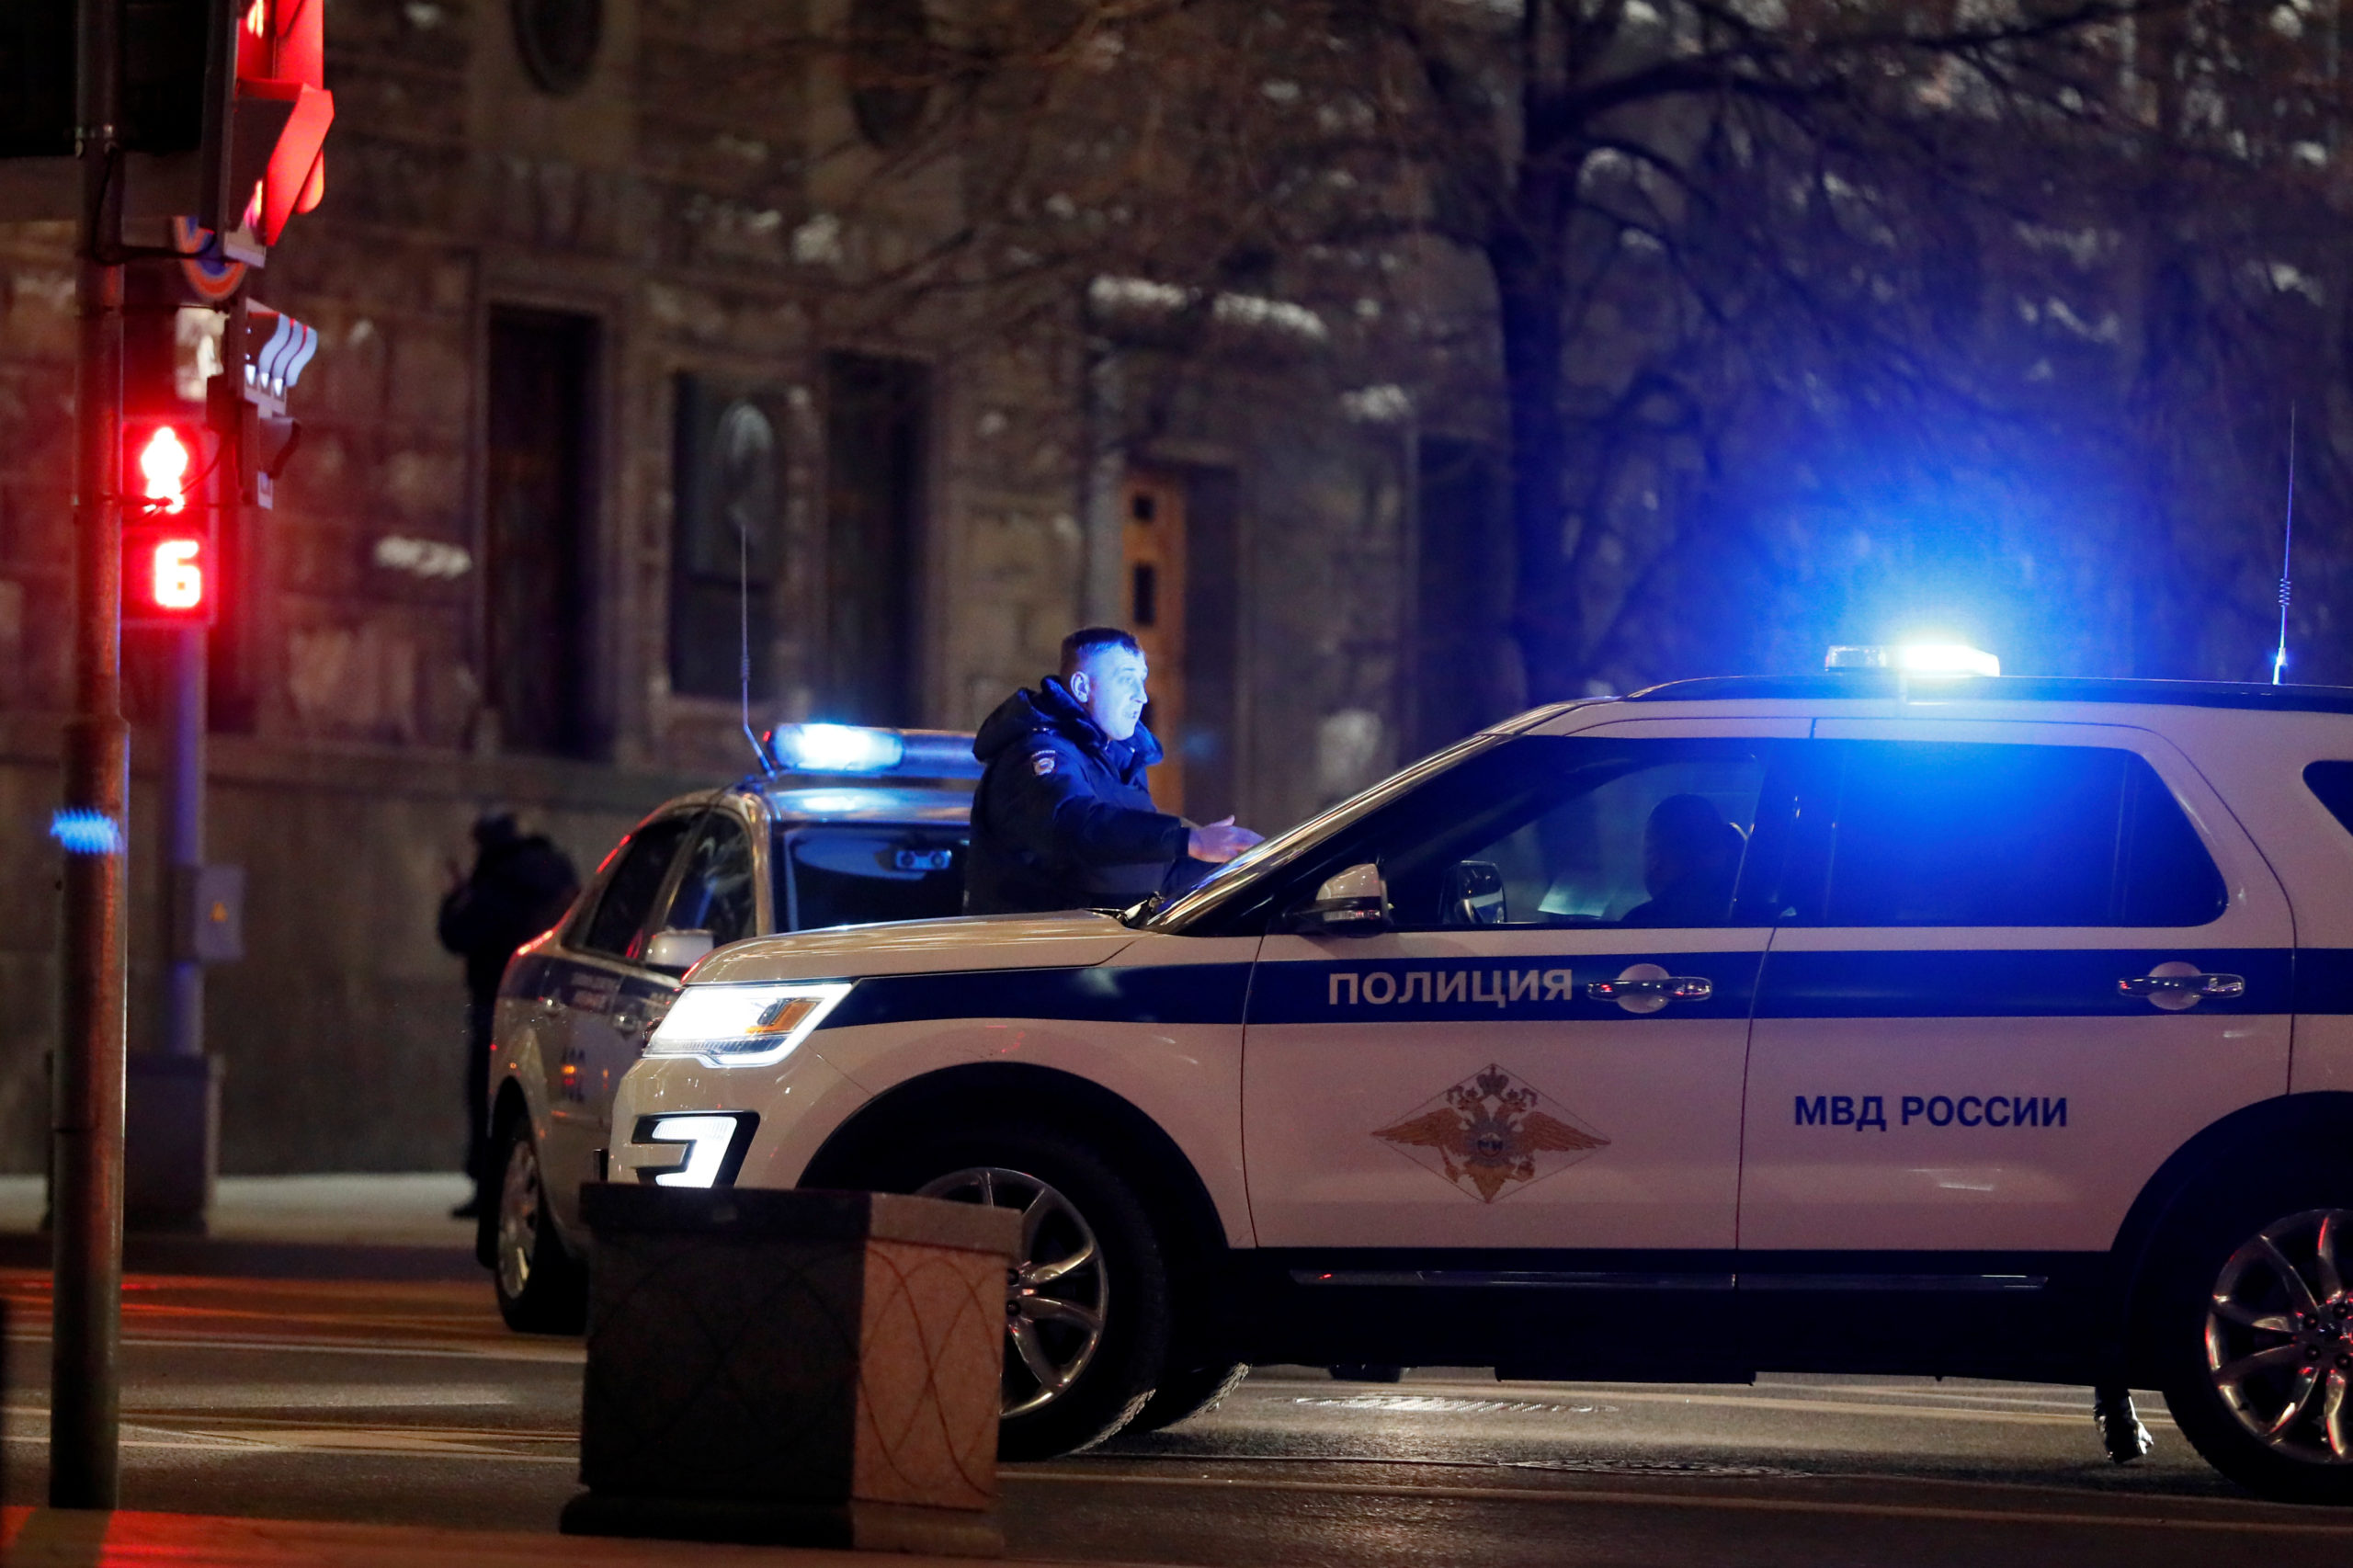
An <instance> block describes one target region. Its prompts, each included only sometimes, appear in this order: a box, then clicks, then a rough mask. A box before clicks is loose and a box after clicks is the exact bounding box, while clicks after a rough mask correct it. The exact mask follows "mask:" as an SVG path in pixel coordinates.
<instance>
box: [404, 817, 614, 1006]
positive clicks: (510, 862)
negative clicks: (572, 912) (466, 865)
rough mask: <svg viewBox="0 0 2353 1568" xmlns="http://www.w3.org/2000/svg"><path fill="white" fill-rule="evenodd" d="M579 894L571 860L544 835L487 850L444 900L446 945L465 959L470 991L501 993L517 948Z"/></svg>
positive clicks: (482, 996)
mask: <svg viewBox="0 0 2353 1568" xmlns="http://www.w3.org/2000/svg"><path fill="white" fill-rule="evenodd" d="M579 891H580V879H579V878H578V877H576V876H575V875H574V874H573V869H572V860H571V858H570V857H568V856H566V855H565V854H564V852H563V850H561V849H558V848H557V847H556V846H554V845H553V844H551V843H549V842H548V840H547V839H546V838H544V837H542V836H541V835H539V834H536V833H535V834H531V835H528V836H524V837H513V838H503V839H496V840H494V841H492V842H491V843H488V844H485V845H483V846H482V853H481V854H480V855H479V856H478V857H476V858H475V860H474V869H473V874H472V876H470V877H468V878H467V879H466V880H465V881H463V882H461V883H460V884H459V885H458V886H457V887H455V888H453V889H451V890H450V892H449V896H448V897H447V898H445V899H443V900H442V901H441V918H440V921H439V933H438V934H439V936H440V937H441V945H442V946H443V947H445V948H447V949H449V951H451V952H453V953H456V954H458V955H459V956H460V957H461V958H463V959H464V960H466V991H467V994H469V995H471V996H472V997H473V998H474V999H475V1000H476V1001H478V1002H488V1001H489V1000H490V999H491V998H492V997H494V996H495V995H497V994H498V981H499V976H500V975H502V974H503V973H505V972H506V960H508V959H510V958H512V957H514V956H515V949H517V948H519V947H521V946H522V945H523V944H524V943H526V942H528V941H529V940H530V939H531V938H532V937H536V936H538V935H539V934H540V932H542V931H544V930H546V929H547V928H548V927H549V926H552V925H554V924H555V923H556V922H557V921H558V920H560V919H562V918H563V912H564V909H565V907H566V906H567V905H569V904H570V903H572V900H573V898H574V895H575V894H577V893H578V892H579Z"/></svg>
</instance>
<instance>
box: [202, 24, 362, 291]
mask: <svg viewBox="0 0 2353 1568" xmlns="http://www.w3.org/2000/svg"><path fill="white" fill-rule="evenodd" d="M213 3H214V4H215V5H216V6H222V7H224V8H225V10H226V11H227V12H228V14H229V15H230V16H231V17H233V25H234V28H235V37H234V40H233V59H232V60H231V61H230V62H227V63H229V65H230V71H231V73H232V74H231V75H230V80H229V92H228V94H227V96H226V97H222V98H221V99H218V100H216V103H215V106H214V107H215V108H216V110H217V111H218V112H219V113H220V114H221V116H222V119H221V127H220V132H219V134H218V135H215V136H210V137H208V141H207V162H206V166H205V176H204V177H205V190H204V197H205V200H204V204H203V206H202V209H201V210H199V213H198V220H199V222H201V223H202V224H203V225H204V226H205V227H206V228H208V229H210V230H211V231H212V232H213V233H217V234H219V235H220V236H221V249H222V254H223V255H226V256H231V257H233V258H234V259H236V260H239V261H248V262H252V263H254V264H255V265H256V266H259V265H260V264H261V263H262V262H263V261H265V260H266V259H267V254H266V253H267V247H268V246H270V245H273V244H277V243H278V236H279V235H280V234H281V233H284V232H285V229H286V223H287V221H288V220H289V219H290V218H291V217H293V215H294V214H295V213H297V212H308V211H309V210H312V209H313V208H314V207H316V206H317V205H318V204H319V202H320V200H321V199H322V198H324V196H325V194H326V181H327V175H326V153H325V151H324V149H325V146H326V135H327V127H328V126H329V125H330V124H332V123H333V122H334V119H335V95H334V94H332V93H330V92H328V91H327V90H326V41H325V40H326V34H325V25H324V24H325V16H326V0H213Z"/></svg>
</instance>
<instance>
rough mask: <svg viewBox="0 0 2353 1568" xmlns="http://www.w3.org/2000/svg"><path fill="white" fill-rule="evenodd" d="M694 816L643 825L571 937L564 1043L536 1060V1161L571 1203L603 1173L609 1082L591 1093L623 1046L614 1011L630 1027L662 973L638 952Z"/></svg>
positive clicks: (561, 998)
mask: <svg viewBox="0 0 2353 1568" xmlns="http://www.w3.org/2000/svg"><path fill="white" fill-rule="evenodd" d="M697 814H698V813H696V812H674V813H672V814H671V815H668V816H664V817H657V818H655V819H654V821H652V822H650V823H647V824H645V825H644V826H642V827H641V828H639V829H638V831H637V832H636V833H635V834H634V835H631V837H630V838H629V840H628V841H627V842H626V843H624V844H623V845H622V846H621V847H620V850H619V851H617V853H618V855H619V856H620V859H619V862H618V863H617V864H616V865H615V866H614V867H613V872H612V875H611V877H610V878H609V879H608V880H607V881H606V883H605V886H604V888H603V890H602V891H601V892H598V894H597V902H596V906H595V908H594V909H593V910H591V911H590V912H589V913H588V914H587V915H586V916H585V919H584V920H583V921H582V922H581V924H580V925H579V926H576V927H575V928H574V931H573V932H572V933H571V934H570V936H569V937H568V938H567V940H566V943H565V947H566V949H567V950H566V951H565V953H564V954H563V960H564V961H563V973H562V975H561V976H560V977H559V978H558V979H557V981H556V994H555V998H554V999H555V1002H556V1004H557V1006H558V1008H559V1009H560V1010H561V1013H562V1021H561V1027H560V1028H558V1029H557V1030H556V1031H554V1033H555V1040H554V1041H553V1042H551V1043H558V1044H559V1049H558V1051H556V1053H555V1054H554V1055H553V1056H552V1057H542V1059H541V1062H540V1070H541V1071H542V1072H543V1073H544V1074H546V1081H547V1103H548V1115H549V1129H548V1147H547V1148H546V1149H544V1150H542V1151H541V1152H540V1165H541V1168H542V1169H544V1170H545V1171H546V1172H547V1173H548V1174H549V1177H550V1180H549V1183H548V1190H549V1191H550V1192H551V1193H552V1194H554V1195H556V1198H557V1201H558V1202H560V1203H565V1204H569V1202H570V1200H571V1197H572V1194H573V1193H574V1191H575V1190H576V1188H577V1186H578V1184H579V1183H580V1182H582V1181H586V1180H589V1179H592V1178H594V1177H595V1176H597V1170H596V1168H595V1165H596V1154H597V1150H599V1149H602V1148H604V1147H605V1146H606V1145H605V1118H606V1115H607V1112H608V1108H609V1107H610V1106H611V1104H612V1097H611V1094H610V1092H609V1090H608V1091H606V1092H604V1093H603V1094H601V1095H600V1094H598V1093H597V1092H595V1090H596V1085H597V1081H598V1073H599V1072H600V1071H601V1069H602V1067H603V1066H604V1065H605V1064H607V1063H608V1062H610V1060H611V1059H612V1057H613V1056H614V1054H615V1053H616V1052H617V1051H618V1050H619V1049H620V1048H619V1044H618V1036H619V1031H618V1030H617V1028H616V1014H617V1012H618V1014H619V1015H620V1019H621V1020H623V1021H622V1023H621V1027H622V1028H627V1027H628V1025H627V1023H626V1020H627V1019H628V1018H629V1017H631V1014H632V1013H633V1012H634V1011H635V1010H636V1009H639V1008H641V1007H642V1006H643V1005H644V997H645V993H646V991H647V988H648V987H649V986H658V985H659V984H660V983H662V981H663V977H662V976H659V975H657V974H655V973H654V971H650V970H648V969H647V968H646V967H645V966H644V964H643V963H642V962H641V961H640V960H639V955H640V954H642V952H643V951H644V944H645V939H646V935H647V926H648V924H649V922H650V920H651V918H652V916H653V914H654V910H655V909H657V908H658V907H660V904H659V903H658V900H659V898H660V896H661V894H662V893H663V892H665V890H666V888H667V886H668V883H669V881H670V874H671V871H672V869H674V867H675V865H676V860H677V857H678V851H679V848H680V846H683V845H684V844H685V842H686V837H687V831H688V828H690V827H692V826H693V825H694V822H695V817H696V815H697ZM631 1059H632V1060H634V1052H633V1051H632V1052H631ZM592 1064H593V1065H592ZM617 1076H618V1074H617Z"/></svg>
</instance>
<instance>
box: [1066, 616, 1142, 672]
mask: <svg viewBox="0 0 2353 1568" xmlns="http://www.w3.org/2000/svg"><path fill="white" fill-rule="evenodd" d="M1104 648H1125V649H1126V650H1127V651H1128V652H1129V653H1136V654H1141V653H1142V652H1143V648H1142V645H1141V644H1140V643H1138V642H1136V640H1135V639H1134V638H1133V637H1131V636H1130V635H1129V634H1128V633H1127V632H1124V631H1120V629H1119V628H1118V627H1116V626H1087V627H1082V628H1080V629H1079V630H1078V631H1074V632H1072V633H1071V634H1070V635H1069V636H1067V637H1065V638H1063V670H1062V673H1063V675H1065V676H1072V675H1076V674H1077V673H1078V666H1079V665H1082V664H1085V663H1086V656H1087V655H1088V654H1089V653H1096V652H1097V651H1098V650H1100V649H1104Z"/></svg>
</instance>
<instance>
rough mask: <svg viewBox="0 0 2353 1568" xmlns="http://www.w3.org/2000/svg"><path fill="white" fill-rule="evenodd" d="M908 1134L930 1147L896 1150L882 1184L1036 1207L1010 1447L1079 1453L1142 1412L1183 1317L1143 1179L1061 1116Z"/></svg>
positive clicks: (1015, 1293)
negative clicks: (1174, 1303) (1176, 1313)
mask: <svg viewBox="0 0 2353 1568" xmlns="http://www.w3.org/2000/svg"><path fill="white" fill-rule="evenodd" d="M902 1146H903V1147H912V1148H914V1149H919V1150H921V1151H922V1153H920V1154H916V1155H902V1156H899V1157H897V1158H896V1159H893V1160H892V1162H891V1168H889V1169H888V1170H885V1171H882V1172H879V1173H875V1174H876V1175H878V1176H881V1179H880V1180H874V1181H872V1185H874V1186H876V1187H879V1188H881V1189H883V1190H890V1191H898V1192H913V1193H917V1194H920V1195H924V1196H927V1197H934V1198H946V1199H952V1200H955V1201H960V1202H987V1203H992V1204H994V1205H995V1206H996V1207H999V1208H1015V1209H1019V1210H1022V1211H1023V1214H1024V1216H1025V1221H1024V1225H1023V1242H1022V1245H1023V1249H1024V1256H1021V1257H1020V1258H1019V1259H1018V1260H1017V1263H1016V1265H1015V1267H1014V1270H1013V1273H1012V1275H1011V1276H1010V1277H1009V1278H1008V1281H1007V1299H1006V1361H1005V1373H1004V1376H1005V1408H1004V1414H1003V1415H1001V1416H1000V1418H999V1420H998V1423H997V1455H998V1457H999V1458H1001V1459H1006V1460H1037V1459H1051V1458H1053V1457H1054V1456H1055V1455H1058V1454H1068V1453H1075V1452H1077V1451H1078V1450H1079V1449H1086V1448H1092V1447H1093V1446H1094V1445H1096V1444H1097V1443H1099V1442H1101V1441H1102V1440H1103V1439H1104V1438H1106V1437H1109V1436H1111V1434H1113V1433H1114V1432H1117V1431H1119V1430H1120V1428H1121V1427H1122V1426H1126V1425H1127V1424H1128V1423H1129V1422H1131V1421H1132V1420H1134V1419H1135V1416H1136V1415H1137V1413H1138V1412H1139V1411H1141V1410H1142V1408H1143V1406H1144V1403H1145V1402H1146V1401H1147V1400H1149V1399H1150V1398H1151V1397H1152V1392H1153V1390H1154V1388H1155V1387H1156V1386H1157V1385H1158V1383H1159V1381H1160V1377H1161V1372H1162V1369H1163V1368H1164V1365H1165V1361H1166V1358H1167V1355H1168V1343H1169V1333H1170V1319H1171V1313H1170V1311H1169V1304H1168V1269H1167V1264H1166V1261H1165V1252H1164V1250H1163V1247H1162V1244H1161V1241H1160V1234H1159V1229H1158V1227H1157V1226H1155V1225H1154V1222H1153V1220H1152V1217H1151V1215H1150V1214H1149V1213H1148V1212H1147V1211H1146V1210H1145V1209H1144V1206H1143V1204H1142V1202H1141V1201H1140V1200H1139V1199H1137V1197H1136V1195H1135V1190H1134V1187H1132V1186H1131V1184H1130V1183H1129V1182H1128V1181H1127V1180H1126V1179H1125V1178H1124V1177H1122V1176H1120V1174H1119V1172H1118V1171H1117V1170H1116V1169H1115V1167H1114V1166H1113V1165H1112V1164H1111V1163H1110V1162H1109V1161H1108V1160H1106V1159H1105V1158H1104V1157H1103V1156H1102V1155H1101V1154H1100V1153H1097V1151H1096V1150H1095V1148H1094V1147H1093V1146H1092V1145H1090V1144H1088V1143H1086V1142H1083V1141H1081V1140H1079V1139H1076V1138H1073V1137H1070V1136H1068V1135H1066V1134H1064V1133H1062V1132H1059V1131H1054V1130H1052V1129H1049V1128H1043V1127H1025V1126H1007V1127H1000V1128H997V1129H994V1130H973V1131H965V1130H961V1129H960V1130H957V1131H946V1132H942V1133H940V1134H938V1135H937V1136H924V1137H911V1138H908V1139H907V1140H905V1141H904V1144H903V1145H902ZM1057 1384H1059V1385H1060V1386H1056V1385H1057Z"/></svg>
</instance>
